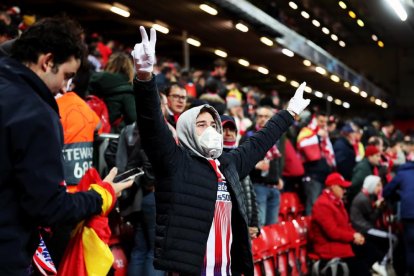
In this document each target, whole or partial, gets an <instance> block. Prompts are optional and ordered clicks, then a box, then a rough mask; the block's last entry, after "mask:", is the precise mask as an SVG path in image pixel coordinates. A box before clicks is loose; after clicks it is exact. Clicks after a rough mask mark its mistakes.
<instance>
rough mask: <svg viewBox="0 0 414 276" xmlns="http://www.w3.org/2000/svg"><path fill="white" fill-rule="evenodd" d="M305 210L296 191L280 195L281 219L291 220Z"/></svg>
mask: <svg viewBox="0 0 414 276" xmlns="http://www.w3.org/2000/svg"><path fill="white" fill-rule="evenodd" d="M304 210H305V208H304V206H303V204H302V203H301V202H300V199H299V196H298V195H297V194H296V193H291V192H286V193H282V194H281V197H280V210H279V218H280V220H281V221H290V220H292V219H295V218H297V217H298V216H300V215H302V214H303V211H304Z"/></svg>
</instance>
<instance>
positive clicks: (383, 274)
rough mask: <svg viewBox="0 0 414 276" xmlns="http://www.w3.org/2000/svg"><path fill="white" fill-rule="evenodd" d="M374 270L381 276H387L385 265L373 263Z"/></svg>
mask: <svg viewBox="0 0 414 276" xmlns="http://www.w3.org/2000/svg"><path fill="white" fill-rule="evenodd" d="M372 270H373V271H374V273H376V274H377V275H380V276H387V269H386V267H385V265H380V264H379V263H378V262H376V263H375V264H373V265H372Z"/></svg>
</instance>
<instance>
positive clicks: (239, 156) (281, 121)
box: [230, 82, 310, 178]
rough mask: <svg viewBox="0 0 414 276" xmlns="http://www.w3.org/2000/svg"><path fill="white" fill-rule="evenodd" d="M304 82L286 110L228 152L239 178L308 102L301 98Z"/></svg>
mask: <svg viewBox="0 0 414 276" xmlns="http://www.w3.org/2000/svg"><path fill="white" fill-rule="evenodd" d="M305 86H306V83H305V82H303V83H302V84H301V85H300V86H299V88H298V89H297V90H296V93H295V95H294V96H293V98H292V99H291V100H290V102H289V104H288V108H287V110H282V111H279V112H278V113H276V114H275V115H274V116H273V117H272V118H271V119H270V120H269V121H268V122H267V124H266V125H265V127H264V128H262V129H261V130H259V131H257V132H256V133H255V134H254V135H252V136H251V137H249V138H248V139H247V140H246V141H245V142H244V143H243V144H242V145H241V146H239V147H238V148H237V149H235V150H233V151H231V152H230V154H231V155H232V159H233V160H234V161H235V163H236V169H237V171H238V172H239V176H240V178H244V177H245V176H246V175H247V174H248V173H249V172H250V171H251V170H252V169H253V168H254V166H255V165H256V164H257V162H259V161H260V160H262V159H263V158H264V156H265V154H266V152H267V151H268V150H269V149H270V148H271V147H272V146H273V145H274V144H275V143H276V142H277V140H278V139H279V138H280V137H281V136H282V134H283V133H284V132H286V131H287V129H288V128H289V127H290V126H291V125H292V123H293V121H294V117H295V116H298V115H299V114H300V113H301V112H302V111H303V110H304V109H305V108H306V107H307V106H308V105H309V103H310V100H309V99H307V100H305V99H304V98H303V91H304V89H305Z"/></svg>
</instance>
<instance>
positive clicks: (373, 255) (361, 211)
mask: <svg viewBox="0 0 414 276" xmlns="http://www.w3.org/2000/svg"><path fill="white" fill-rule="evenodd" d="M381 192H382V182H381V178H380V177H379V176H376V175H369V176H367V177H366V178H365V180H364V183H363V186H362V189H361V191H360V192H359V193H358V194H357V196H356V197H355V198H354V200H353V201H352V205H351V212H350V215H351V222H352V226H353V227H354V228H355V229H356V230H357V231H359V232H361V233H362V234H363V235H364V236H365V241H366V242H365V244H364V245H363V246H359V247H355V248H354V251H355V254H356V256H357V257H358V258H360V259H361V260H363V261H364V262H366V264H367V265H369V266H370V267H371V266H372V269H373V270H374V271H376V272H377V273H378V274H380V275H386V265H387V262H388V260H389V259H390V257H391V254H392V248H388V247H389V234H388V232H387V231H383V230H381V229H377V228H376V227H375V223H376V222H377V220H378V218H379V217H380V215H381V213H382V211H383V209H384V208H383V207H384V198H382V196H381ZM391 238H392V239H393V240H394V241H396V237H395V236H394V235H392V237H391ZM393 244H394V245H395V242H394V243H393ZM384 255H385V256H384Z"/></svg>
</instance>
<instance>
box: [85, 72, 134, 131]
mask: <svg viewBox="0 0 414 276" xmlns="http://www.w3.org/2000/svg"><path fill="white" fill-rule="evenodd" d="M89 91H90V92H91V94H94V95H96V96H98V97H100V98H102V99H103V100H104V101H105V103H106V106H107V107H108V112H109V121H110V123H111V125H113V123H114V122H115V121H116V120H117V119H119V118H120V117H121V116H123V122H124V123H125V124H127V125H129V124H132V123H133V122H135V121H136V119H137V115H136V109H135V98H134V94H133V92H132V84H131V83H130V82H129V80H128V77H127V76H126V75H123V74H119V73H115V74H114V73H108V72H98V73H95V74H93V75H92V76H91V79H90V81H89Z"/></svg>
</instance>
